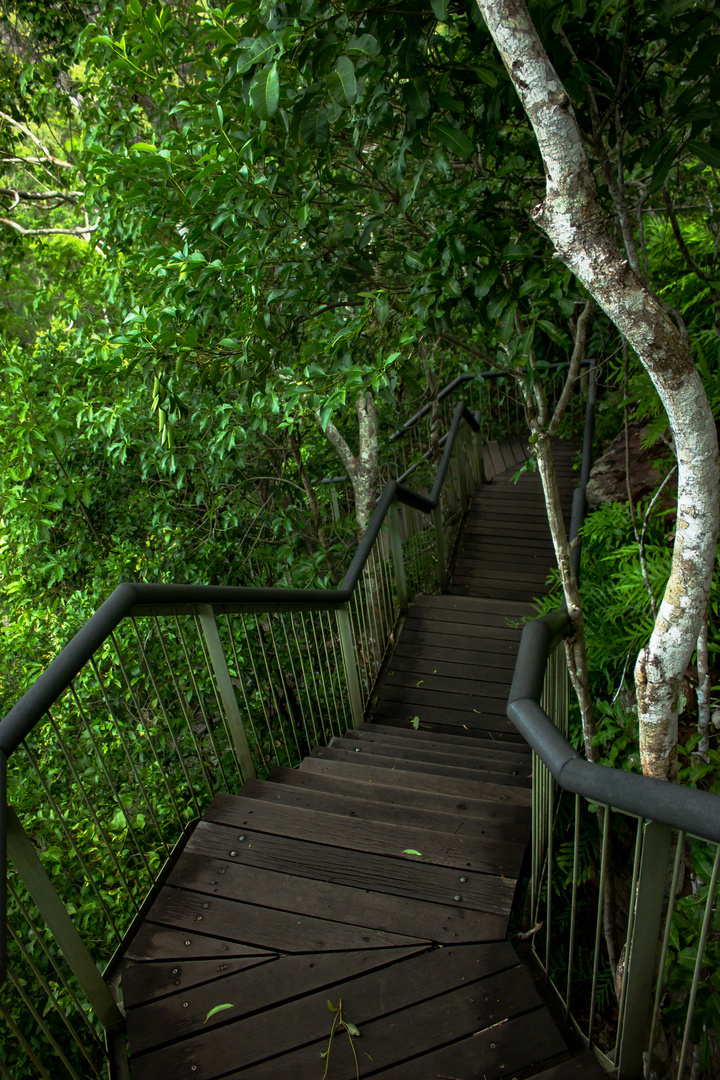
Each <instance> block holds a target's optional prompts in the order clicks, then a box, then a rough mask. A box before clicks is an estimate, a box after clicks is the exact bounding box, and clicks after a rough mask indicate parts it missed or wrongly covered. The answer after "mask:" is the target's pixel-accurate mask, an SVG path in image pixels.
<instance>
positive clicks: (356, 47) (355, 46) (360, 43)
mask: <svg viewBox="0 0 720 1080" xmlns="http://www.w3.org/2000/svg"><path fill="white" fill-rule="evenodd" d="M347 51H348V52H349V53H362V54H363V55H364V56H378V55H379V53H380V46H379V45H378V43H377V39H376V38H374V37H373V36H372V34H362V35H361V37H354V36H353V37H351V38H350V41H349V42H348V47H347Z"/></svg>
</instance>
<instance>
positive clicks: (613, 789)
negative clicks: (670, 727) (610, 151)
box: [507, 361, 720, 843]
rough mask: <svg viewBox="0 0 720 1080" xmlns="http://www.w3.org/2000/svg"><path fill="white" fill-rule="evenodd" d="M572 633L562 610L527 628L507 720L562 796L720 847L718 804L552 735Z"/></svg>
mask: <svg viewBox="0 0 720 1080" xmlns="http://www.w3.org/2000/svg"><path fill="white" fill-rule="evenodd" d="M595 375H596V372H595V363H594V361H591V362H590V382H589V387H588V403H587V410H586V414H585V432H584V437H583V452H582V467H581V472H580V483H579V484H578V486H577V488H576V489H575V491H574V492H573V505H572V517H571V523H570V534H569V539H570V542H571V543H573V542H575V547H574V549H573V553H572V558H573V567H574V569H575V573H576V575H577V576H578V577H579V568H580V544H579V542H578V540H579V536H580V529H581V527H582V523H583V520H584V518H585V513H586V510H587V497H586V488H587V483H588V480H589V478H590V467H591V464H592V446H593V434H594V428H595V394H596V378H595ZM570 631H571V623H570V618H569V616H568V613H567V611H566V610H565V609H562V610H559V611H553V612H551V613H550V614H549V615H544V616H542V617H541V618H539V619H535V620H533V621H532V622H530V623H527V625H526V626H525V627H524V629H523V633H522V638H521V641H520V648H519V650H518V655H517V660H516V662H515V671H514V674H513V681H512V686H511V687H510V695H509V699H508V706H507V715H508V717H509V719H510V720H512V722H513V724H514V725H515V727H516V728H517V729H518V731H519V732H520V733H521V735H522V736H523V738H524V739H525V740H526V742H527V743H529V745H530V746H531V747H532V749H533V750H534V751H535V753H536V754H537V755H538V757H539V758H540V759H541V760H542V761H543V762H544V764H545V765H546V766H547V768H548V769H549V770H550V772H551V773H552V775H553V777H554V778H555V780H556V781H557V783H558V784H559V785H560V787H561V788H563V789H564V790H566V791H571V792H572V793H573V794H575V795H582V796H584V797H585V798H588V799H592V800H594V801H597V802H601V803H606V804H607V805H609V806H614V807H616V808H617V809H618V810H626V811H627V812H628V813H631V814H637V815H638V816H639V817H644V818H652V819H653V820H655V821H659V822H661V823H662V824H663V825H669V826H671V827H672V828H675V829H682V830H683V831H684V832H688V833H691V834H692V835H694V836H698V837H700V838H702V839H704V840H712V841H714V842H715V843H720V797H718V796H717V795H714V794H712V793H711V792H706V791H697V790H696V789H694V788H687V787H682V786H680V785H677V784H668V783H667V782H666V781H664V780H655V779H654V778H653V777H649V776H641V775H640V774H638V773H630V772H626V771H625V770H623V769H614V768H610V767H609V766H607V765H599V764H596V763H594V762H591V761H587V760H586V759H585V758H583V757H581V756H580V754H578V753H577V751H576V750H574V749H573V747H572V746H571V745H570V743H569V742H568V741H567V739H566V738H565V736H564V735H563V734H562V733H561V732H560V731H558V729H557V728H556V727H555V725H554V724H553V722H552V720H551V719H550V717H549V716H548V715H547V713H546V712H545V710H544V709H543V708H542V707H541V705H540V700H541V698H542V692H543V684H544V681H545V670H546V667H547V661H548V657H549V656H550V653H551V652H552V651H553V649H554V648H555V646H556V645H557V644H558V642H559V641H560V640H561V639H562V638H563V637H565V636H566V635H567V634H569V633H570Z"/></svg>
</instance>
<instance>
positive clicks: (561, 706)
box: [507, 369, 720, 1080]
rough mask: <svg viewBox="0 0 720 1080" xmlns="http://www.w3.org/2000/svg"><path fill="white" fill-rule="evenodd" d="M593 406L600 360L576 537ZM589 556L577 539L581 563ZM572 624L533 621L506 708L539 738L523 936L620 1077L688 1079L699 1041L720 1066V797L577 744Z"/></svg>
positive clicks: (578, 1028)
mask: <svg viewBox="0 0 720 1080" xmlns="http://www.w3.org/2000/svg"><path fill="white" fill-rule="evenodd" d="M594 406H595V372H594V370H592V369H591V372H590V378H589V387H588V401H587V412H586V423H585V437H584V444H583V463H582V471H581V478H580V484H579V487H578V488H577V490H576V491H575V493H574V498H573V513H572V521H571V528H570V539H571V541H572V540H575V539H576V538H577V537H578V536H579V532H580V528H581V525H582V521H583V518H584V515H585V509H586V500H585V487H586V485H587V480H588V478H589V473H590V464H591V455H592V439H593V427H594ZM579 564H580V547H579V545H576V547H575V549H574V551H573V565H574V567H575V571H576V573H577V572H578V571H579ZM571 630H572V627H571V623H570V619H569V617H568V615H567V612H566V611H564V610H563V611H557V612H553V613H552V614H550V615H546V616H544V617H542V618H540V619H537V620H535V621H533V622H530V623H528V624H527V625H526V627H525V628H524V631H523V635H522V641H521V645H520V650H519V652H518V658H517V662H516V665H515V675H514V679H513V684H512V687H511V690H510V696H509V704H508V709H507V714H508V716H509V718H510V719H511V720H512V721H513V723H514V724H515V726H516V727H517V729H518V730H519V731H520V733H521V734H522V735H523V736H524V738H525V739H526V741H527V742H528V743H529V745H530V746H531V748H532V750H533V767H532V777H533V780H532V844H531V870H530V883H529V890H528V904H529V909H528V910H527V915H526V921H527V923H528V926H527V928H526V932H525V934H524V935H523V937H524V938H525V939H526V940H528V942H529V950H530V953H531V957H532V960H533V962H534V965H535V966H536V967H537V968H538V969H539V971H540V974H541V976H542V978H543V980H544V981H545V983H546V986H547V987H548V989H549V990H550V992H551V995H552V996H553V997H554V999H555V1001H556V1004H557V1006H558V1008H559V1011H560V1014H561V1016H562V1017H563V1018H564V1020H565V1022H566V1023H567V1024H568V1025H569V1026H570V1027H571V1028H572V1029H574V1031H575V1033H576V1034H577V1036H578V1037H579V1039H580V1040H581V1042H582V1043H583V1044H584V1045H585V1046H586V1047H592V1049H593V1050H594V1051H595V1053H596V1055H597V1056H598V1058H599V1059H600V1060H601V1063H602V1064H603V1066H604V1067H605V1068H606V1069H607V1071H608V1072H610V1073H611V1074H612V1075H614V1076H616V1077H617V1080H640V1078H641V1077H648V1078H649V1077H651V1076H668V1077H670V1076H673V1077H675V1078H676V1080H684V1078H685V1077H686V1076H689V1075H690V1073H689V1072H688V1069H690V1067H691V1063H690V1051H691V1049H692V1050H693V1063H692V1064H693V1066H694V1068H693V1069H692V1075H693V1076H703V1077H704V1076H708V1077H709V1076H711V1075H717V1073H715V1072H712V1071H707V1069H706V1065H705V1064H703V1061H702V1057H703V1054H705V1056H706V1057H707V1056H708V1045H709V1035H710V1031H711V1028H712V1025H713V1023H714V1017H715V1012H716V1011H717V1004H716V1001H717V998H716V997H715V995H716V994H718V993H719V992H720V985H719V986H718V987H717V988H716V986H715V983H716V981H717V980H718V979H719V978H720V908H719V906H718V900H719V893H718V875H719V873H720V796H718V795H715V794H711V793H709V792H703V791H696V790H694V789H691V788H687V787H681V786H679V785H676V784H668V783H666V782H663V781H660V780H654V779H651V778H649V777H646V776H641V775H638V774H635V773H631V772H627V771H624V770H622V769H614V768H608V767H606V766H603V765H599V764H594V763H591V762H589V761H587V760H585V759H584V758H582V757H581V756H580V755H579V754H578V753H577V752H576V751H575V750H574V749H573V747H572V746H571V745H570V742H569V741H568V738H569V700H570V693H569V678H568V672H567V664H566V660H565V655H564V650H563V649H562V648H560V647H559V646H560V644H561V642H562V641H563V638H564V637H565V636H567V635H569V634H570V633H571ZM686 858H689V859H690V860H691V861H692V863H693V865H694V866H695V865H697V866H698V867H699V869H700V870H701V873H702V876H696V878H695V880H696V883H697V884H696V889H695V891H694V892H693V895H692V896H680V895H679V888H680V886H681V885H682V878H681V870H682V868H683V865H684V861H685V859H686ZM618 883H619V884H620V886H621V887H620V888H619V887H618ZM620 894H622V895H620ZM618 934H619V936H620V939H621V941H622V942H623V943H622V945H621V947H620V951H619V954H618V955H613V954H612V950H613V947H614V941H615V939H616V937H617V936H618ZM608 943H609V946H608ZM711 953H712V956H711ZM710 961H711V962H710ZM701 998H702V999H703V1000H702V1002H701V1004H702V1006H703V1008H702V1009H701V1010H698V1003H699V1000H700V999H701ZM714 1002H715V1003H714Z"/></svg>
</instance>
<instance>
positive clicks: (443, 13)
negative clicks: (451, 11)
mask: <svg viewBox="0 0 720 1080" xmlns="http://www.w3.org/2000/svg"><path fill="white" fill-rule="evenodd" d="M430 7H431V8H432V11H433V15H434V16H435V18H436V19H437V21H438V22H441V23H444V22H447V17H448V0H430Z"/></svg>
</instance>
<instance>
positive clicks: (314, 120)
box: [300, 104, 330, 149]
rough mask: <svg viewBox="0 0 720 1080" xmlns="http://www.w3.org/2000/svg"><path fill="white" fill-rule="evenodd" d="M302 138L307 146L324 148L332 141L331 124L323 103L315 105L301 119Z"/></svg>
mask: <svg viewBox="0 0 720 1080" xmlns="http://www.w3.org/2000/svg"><path fill="white" fill-rule="evenodd" d="M300 138H301V139H302V141H303V142H304V143H305V145H306V146H311V147H313V146H314V147H317V148H318V149H323V148H324V147H326V146H327V144H328V143H329V141H330V124H329V122H328V118H327V114H326V113H325V109H324V108H323V106H322V105H319V104H318V105H314V106H313V107H312V108H310V109H308V111H307V112H306V113H305V115H304V116H303V118H302V120H301V121H300Z"/></svg>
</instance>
